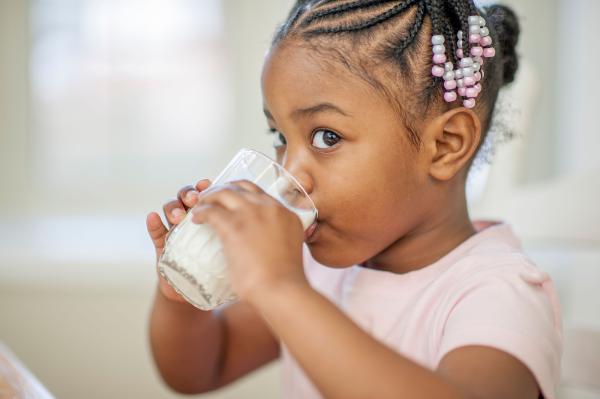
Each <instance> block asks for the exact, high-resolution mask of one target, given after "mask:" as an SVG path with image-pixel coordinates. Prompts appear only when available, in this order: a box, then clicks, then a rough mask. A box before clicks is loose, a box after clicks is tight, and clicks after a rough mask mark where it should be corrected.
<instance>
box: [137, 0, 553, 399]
mask: <svg viewBox="0 0 600 399" xmlns="http://www.w3.org/2000/svg"><path fill="white" fill-rule="evenodd" d="M518 34H519V27H518V23H517V21H516V17H515V15H514V14H513V13H512V12H511V11H510V10H509V9H507V8H505V7H501V6H492V7H489V8H487V9H485V10H479V9H477V8H476V7H475V6H474V4H473V2H472V1H471V0H402V1H401V0H397V1H393V0H378V1H377V0H357V1H348V0H344V1H336V0H325V1H323V0H321V1H316V0H307V1H298V3H297V4H296V5H295V6H294V7H293V9H292V12H291V13H290V15H289V17H288V19H287V21H285V23H284V24H283V25H282V26H281V27H280V29H279V30H278V32H277V34H276V36H275V40H274V42H273V45H272V48H271V50H270V52H269V54H268V56H267V58H266V61H265V65H264V70H263V75H262V88H263V96H264V113H265V115H266V118H267V121H268V123H269V126H270V129H271V131H272V132H273V134H274V135H275V149H276V154H277V160H278V161H279V162H280V163H281V164H282V165H284V166H285V168H287V169H288V170H289V171H290V172H291V173H292V174H293V175H295V176H296V177H297V179H298V180H299V181H300V182H301V184H302V185H303V186H304V188H305V189H306V191H307V192H308V194H309V195H310V196H311V198H312V199H313V200H314V202H315V204H316V206H317V208H318V210H319V217H318V221H317V223H316V225H314V226H313V228H312V229H309V231H308V233H306V236H305V234H304V233H303V231H302V227H301V224H300V222H299V220H298V218H297V217H296V216H295V215H294V214H292V213H291V212H289V211H288V210H286V208H285V207H283V206H281V205H280V204H279V203H278V202H277V201H276V200H274V199H273V198H271V197H269V196H268V195H266V194H265V193H263V192H262V191H261V190H260V189H259V188H257V187H256V186H255V185H254V184H252V183H249V182H247V181H240V182H235V183H232V184H230V185H228V186H226V187H223V188H221V189H219V190H217V191H214V192H211V193H210V194H208V193H207V194H206V195H202V196H198V195H197V194H198V193H199V192H200V191H202V190H204V189H206V188H207V187H208V185H209V184H210V183H209V182H208V181H206V180H203V181H200V182H199V183H198V184H197V185H196V186H195V187H185V188H183V189H182V190H180V191H179V193H178V197H177V199H176V200H173V201H171V202H168V203H167V204H166V205H165V206H164V207H163V210H164V212H165V215H166V217H167V220H168V222H169V225H170V226H169V227H171V226H172V225H174V224H177V223H178V222H180V221H181V220H182V218H183V216H184V215H185V211H187V210H188V209H190V208H191V211H192V212H193V213H194V221H195V222H196V223H208V224H209V225H211V226H212V227H213V228H214V229H215V230H216V231H217V233H218V234H219V236H220V238H221V240H222V242H223V246H224V252H225V255H226V257H227V260H228V264H229V271H230V276H231V279H232V284H233V288H234V290H235V291H236V292H237V294H238V295H239V297H240V300H239V301H238V302H236V303H234V304H232V305H229V306H224V307H222V308H220V309H218V310H216V311H213V312H204V311H200V310H197V309H196V308H194V307H192V306H191V305H189V304H187V303H186V302H184V301H183V300H182V299H181V298H179V297H178V295H177V294H176V293H175V292H174V291H173V290H172V289H171V288H170V287H169V286H168V285H167V284H166V283H165V282H164V281H163V280H162V279H160V280H159V286H158V290H157V294H156V299H155V302H154V306H153V310H152V316H151V322H150V336H151V345H152V350H153V354H154V358H155V361H156V363H157V365H158V368H159V370H160V373H161V375H162V377H163V378H164V380H165V381H166V382H167V384H168V385H169V386H171V387H172V388H173V389H175V390H177V391H179V392H184V393H200V392H207V391H211V390H214V389H217V388H219V387H222V386H224V385H226V384H229V383H230V382H232V381H234V380H236V379H238V378H240V377H241V376H243V375H245V374H247V373H249V372H251V371H252V370H255V369H257V368H258V367H260V366H262V365H264V364H266V363H268V362H270V361H272V360H274V359H276V358H278V357H279V356H280V355H281V357H282V362H283V372H284V392H285V397H286V398H317V397H321V396H322V397H327V398H344V399H349V398H400V397H402V398H413V399H414V398H498V399H500V398H501V399H507V398H530V399H536V398H538V397H544V398H548V399H552V398H555V397H556V394H555V384H556V383H557V381H558V377H559V364H560V353H561V330H560V316H559V313H558V310H557V306H556V300H555V295H554V290H553V288H552V284H551V282H550V281H549V279H548V276H547V275H546V274H545V273H543V272H541V271H540V270H538V269H537V268H536V267H535V266H534V265H533V264H532V263H531V261H529V260H528V259H527V258H526V257H525V256H524V255H523V253H522V252H521V249H520V247H519V242H518V239H517V238H516V237H515V236H514V235H513V233H512V231H511V229H510V227H509V226H508V225H506V224H502V223H499V224H491V223H481V222H475V223H474V222H472V221H471V220H470V219H469V215H468V212H467V204H466V200H465V180H466V177H467V174H468V170H469V167H470V165H471V163H472V160H473V157H474V155H475V154H476V153H477V150H478V149H479V147H480V145H481V143H482V141H483V140H484V138H485V134H486V132H487V131H488V129H489V125H490V120H491V117H492V114H493V111H494V105H495V102H496V98H497V95H498V91H499V89H500V88H501V87H502V86H503V85H505V84H507V83H510V82H512V80H513V78H514V75H515V72H516V70H517V56H516V54H515V45H516V42H517V38H518ZM147 227H148V231H149V233H150V236H151V237H152V240H153V242H154V245H155V246H156V253H157V255H159V254H160V253H161V250H162V248H163V245H164V240H165V235H166V233H167V228H166V227H165V226H164V225H163V224H162V222H161V220H160V216H159V215H158V214H157V213H151V214H150V215H148V220H147ZM314 227H316V229H315V228H314ZM303 243H305V245H303Z"/></svg>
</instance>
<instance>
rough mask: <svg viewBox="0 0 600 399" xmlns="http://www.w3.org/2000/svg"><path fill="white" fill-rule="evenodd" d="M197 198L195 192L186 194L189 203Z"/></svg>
mask: <svg viewBox="0 0 600 399" xmlns="http://www.w3.org/2000/svg"><path fill="white" fill-rule="evenodd" d="M195 198H196V193H194V192H193V191H188V192H187V193H186V194H185V199H186V200H187V201H192V200H193V199H195Z"/></svg>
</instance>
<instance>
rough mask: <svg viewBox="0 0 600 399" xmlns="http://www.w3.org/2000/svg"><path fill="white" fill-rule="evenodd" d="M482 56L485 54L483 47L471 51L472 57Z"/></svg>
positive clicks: (476, 47)
mask: <svg viewBox="0 0 600 399" xmlns="http://www.w3.org/2000/svg"><path fill="white" fill-rule="evenodd" d="M481 54H483V47H481V46H475V47H473V48H472V49H471V55H472V56H473V57H480V56H481Z"/></svg>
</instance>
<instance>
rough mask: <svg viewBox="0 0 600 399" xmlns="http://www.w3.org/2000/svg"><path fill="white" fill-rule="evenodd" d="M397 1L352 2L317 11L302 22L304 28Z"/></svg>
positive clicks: (362, 0) (359, 0)
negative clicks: (324, 20) (329, 18)
mask: <svg viewBox="0 0 600 399" xmlns="http://www.w3.org/2000/svg"><path fill="white" fill-rule="evenodd" d="M397 1H398V0H368V1H365V0H358V1H352V2H350V3H345V4H340V5H338V6H335V7H331V8H327V9H325V10H317V11H315V12H314V13H313V14H312V15H310V16H309V17H307V18H306V19H305V20H303V21H302V26H308V25H310V24H311V23H313V22H315V21H321V20H323V19H325V17H331V18H335V17H339V16H341V15H343V14H346V13H349V12H351V11H354V10H357V9H361V10H366V9H369V8H375V7H378V6H381V5H383V4H386V3H393V2H397ZM321 5H323V4H322V3H319V6H321Z"/></svg>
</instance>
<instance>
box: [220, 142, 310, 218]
mask: <svg viewBox="0 0 600 399" xmlns="http://www.w3.org/2000/svg"><path fill="white" fill-rule="evenodd" d="M243 153H251V154H255V155H258V156H259V157H261V158H262V159H264V160H266V161H268V162H269V163H271V164H273V165H275V167H276V168H277V169H278V170H280V171H283V174H284V175H286V176H287V177H288V178H290V179H291V180H292V181H293V182H294V184H295V185H296V186H298V187H299V188H300V190H301V191H302V194H304V196H305V197H306V198H308V201H309V202H310V205H312V208H313V209H314V210H315V222H316V221H317V219H318V218H319V210H318V209H317V206H316V205H315V203H314V201H313V200H312V198H310V195H308V193H307V192H306V190H305V189H304V187H302V184H300V182H299V181H298V179H296V178H295V177H294V175H293V174H292V173H291V172H289V171H288V170H287V169H285V168H284V167H283V166H281V164H279V163H278V162H277V161H276V160H274V159H273V158H271V157H270V156H268V155H266V154H265V153H263V152H261V151H258V150H253V149H251V148H241V149H240V150H239V151H238V152H237V154H236V157H237V156H239V155H241V154H243ZM226 168H227V167H225V169H226ZM215 180H216V179H215ZM313 223H314V222H313Z"/></svg>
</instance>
